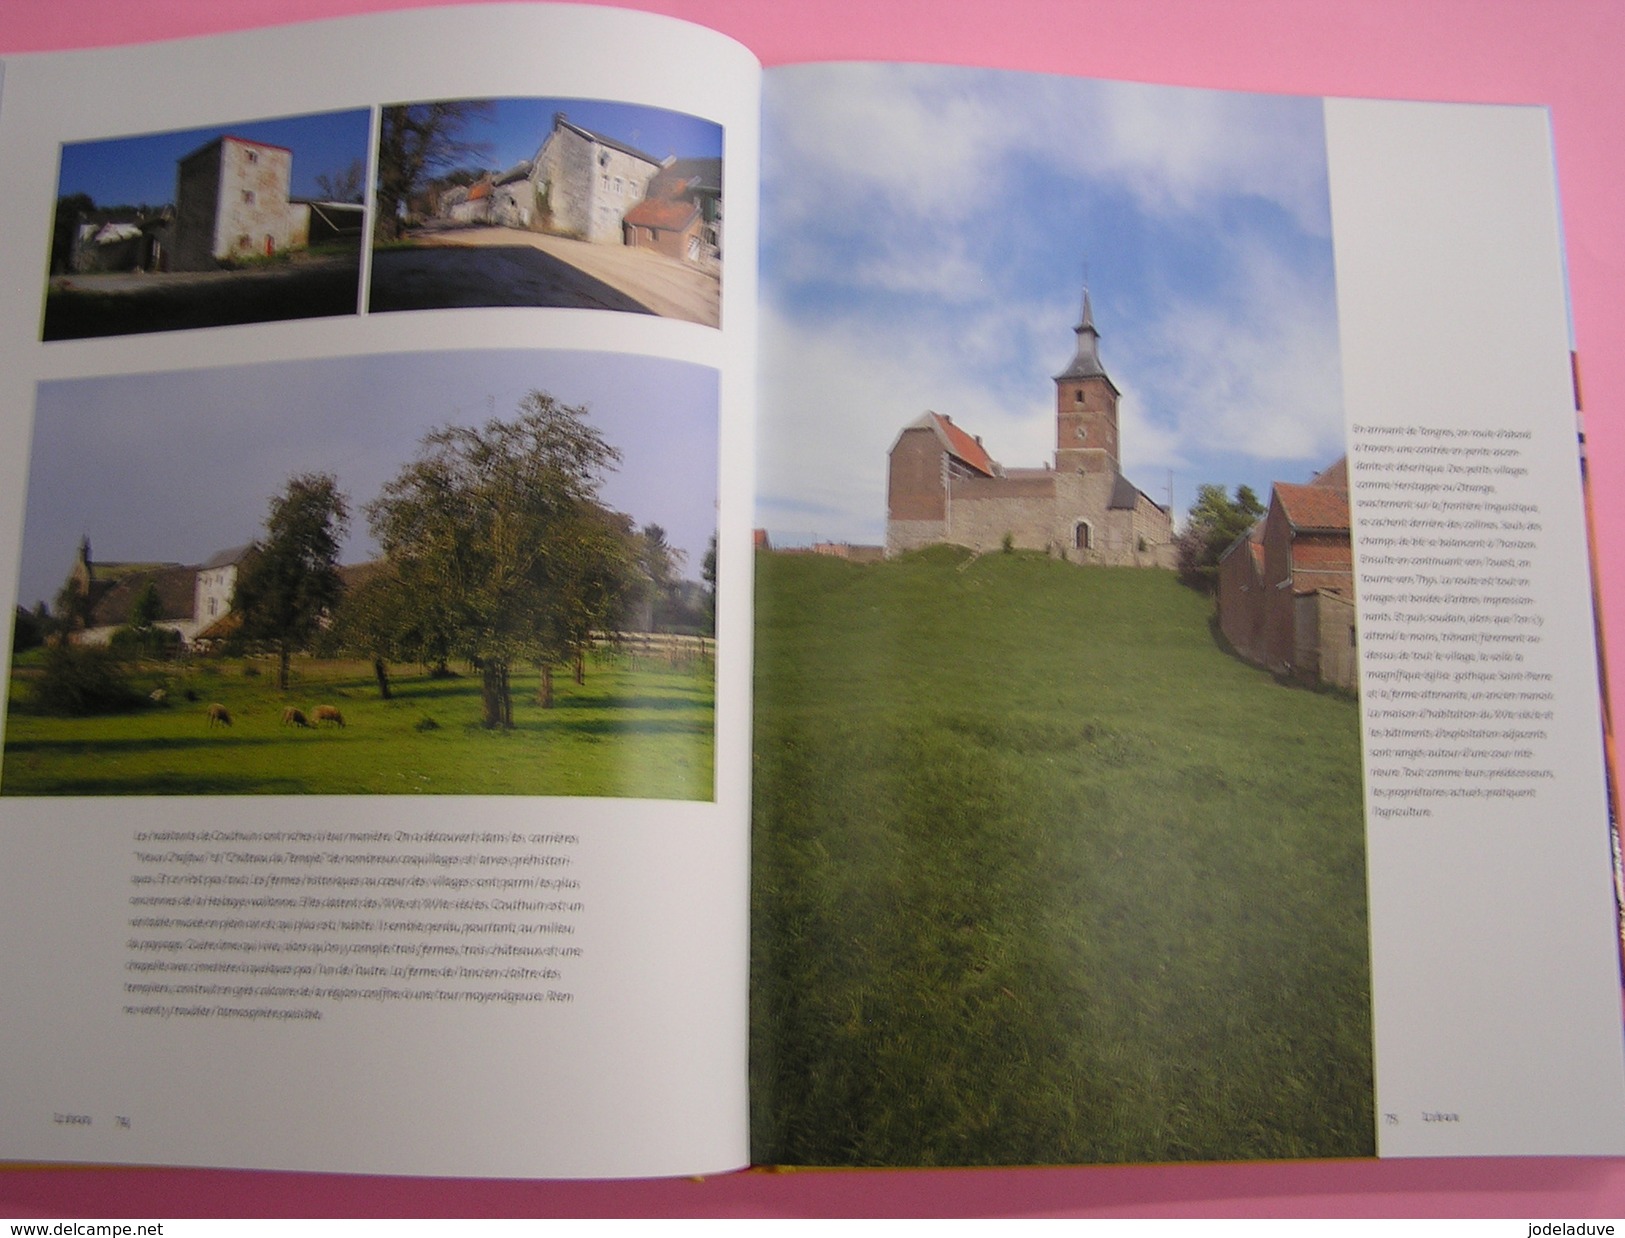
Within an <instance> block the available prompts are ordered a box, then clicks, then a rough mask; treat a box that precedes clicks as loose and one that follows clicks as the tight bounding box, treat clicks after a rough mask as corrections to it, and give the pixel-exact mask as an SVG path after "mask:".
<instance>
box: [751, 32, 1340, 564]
mask: <svg viewBox="0 0 1625 1238" xmlns="http://www.w3.org/2000/svg"><path fill="white" fill-rule="evenodd" d="M766 93H767V102H766V107H765V113H764V132H763V172H764V183H763V193H762V198H763V228H762V234H763V237H764V245H763V255H762V278H763V307H764V319H763V322H764V331H763V337H762V356H763V382H762V393H763V394H762V403H763V409H762V426H761V444H760V449H759V453H758V468H759V473H758V512H757V522H758V523H759V524H763V525H765V526H766V527H767V528H768V529H769V530H770V531H773V532H777V533H779V534H780V535H781V536H790V537H797V536H802V537H804V536H809V535H813V534H816V535H818V536H820V537H823V538H829V539H840V540H853V541H861V542H879V541H882V540H883V539H884V528H885V504H886V482H885V469H886V452H887V451H888V449H889V448H890V447H891V444H892V442H893V441H894V440H895V438H896V436H897V433H898V431H900V430H901V429H902V428H903V426H905V425H906V424H908V422H910V421H912V420H913V419H915V418H916V417H918V416H919V415H920V413H921V412H923V411H924V410H926V409H932V410H934V411H936V412H939V413H945V414H948V415H949V416H951V417H953V419H954V421H955V422H956V423H958V424H959V425H961V426H963V427H964V428H965V429H967V430H969V431H971V432H972V433H976V434H980V435H981V436H982V437H983V439H984V442H985V445H986V446H987V448H988V450H989V451H990V452H991V454H992V455H993V456H994V457H995V458H996V459H998V460H999V461H1000V462H1001V463H1003V464H1006V465H1013V466H1028V467H1031V466H1037V465H1040V464H1043V463H1046V462H1049V461H1051V460H1052V459H1053V454H1054V449H1055V441H1054V400H1055V395H1054V391H1055V388H1054V384H1053V382H1052V381H1051V379H1052V376H1053V375H1055V374H1057V373H1059V372H1060V371H1061V370H1062V369H1064V368H1065V366H1066V365H1067V363H1068V362H1069V361H1070V360H1071V357H1072V354H1073V351H1074V348H1075V344H1076V337H1075V335H1074V334H1073V327H1074V326H1075V325H1076V324H1077V322H1078V316H1079V311H1080V307H1081V300H1082V288H1083V281H1084V277H1085V269H1086V268H1087V278H1088V283H1089V287H1090V293H1091V299H1092V301H1093V305H1094V316H1095V325H1096V327H1097V328H1098V329H1099V331H1100V336H1101V344H1100V355H1101V359H1102V361H1103V362H1104V364H1105V366H1106V370H1107V372H1108V373H1109V374H1110V375H1111V377H1112V379H1113V381H1114V382H1115V383H1116V384H1117V386H1118V387H1119V389H1121V390H1122V392H1123V401H1122V405H1121V421H1122V436H1121V438H1122V464H1123V471H1124V473H1125V474H1126V475H1127V476H1128V477H1129V478H1130V479H1131V480H1132V481H1134V482H1135V483H1136V484H1138V485H1139V486H1140V488H1141V489H1142V490H1144V491H1145V492H1146V493H1147V494H1149V495H1151V497H1152V498H1154V499H1156V500H1157V501H1158V502H1163V503H1166V502H1167V501H1168V497H1169V481H1170V476H1171V478H1172V484H1173V502H1174V508H1175V512H1176V515H1178V516H1182V515H1183V514H1184V512H1185V511H1186V510H1187V509H1188V508H1189V506H1190V504H1191V502H1192V500H1193V499H1194V497H1195V491H1196V487H1197V485H1198V484H1201V483H1204V482H1213V483H1218V484H1222V485H1224V486H1225V487H1226V488H1227V489H1233V488H1234V487H1235V486H1236V485H1238V484H1240V483H1247V484H1249V485H1251V486H1252V487H1253V488H1254V489H1255V490H1256V491H1257V492H1258V493H1259V495H1260V496H1261V497H1266V498H1267V496H1268V488H1269V484H1270V482H1271V481H1274V480H1282V481H1303V480H1306V479H1307V478H1308V477H1309V476H1310V475H1311V474H1312V473H1314V472H1315V471H1316V470H1317V469H1319V468H1321V467H1323V466H1324V465H1326V464H1327V463H1330V462H1331V461H1332V460H1333V459H1335V458H1336V457H1337V456H1338V455H1340V454H1342V451H1343V420H1342V399H1341V378H1340V371H1339V364H1338V349H1337V316H1336V305H1335V285H1334V280H1333V270H1332V252H1331V227H1330V217H1329V205H1328V197H1327V194H1328V191H1327V184H1326V159H1325V139H1324V131H1323V123H1322V117H1321V107H1320V101H1319V100H1318V99H1300V98H1291V97H1285V96H1262V95H1239V94H1227V93H1219V92H1212V91H1199V90H1186V89H1179V88H1171V87H1159V86H1143V85H1134V84H1122V83H1102V82H1093V81H1087V80H1082V79H1071V78H1062V77H1053V76H1045V75H1038V74H1018V73H1003V72H996V71H989V70H974V69H961V68H943V67H932V66H908V65H879V64H875V65H868V64H840V65H810V66H797V67H792V68H784V69H775V70H773V71H772V72H770V73H768V74H767V82H766Z"/></svg>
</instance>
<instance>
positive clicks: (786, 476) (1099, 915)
mask: <svg viewBox="0 0 1625 1238" xmlns="http://www.w3.org/2000/svg"><path fill="white" fill-rule="evenodd" d="M763 150H764V169H763V170H764V186H763V229H762V235H763V236H764V238H767V242H766V244H765V245H764V251H763V259H762V276H763V297H762V304H763V337H762V340H763V343H762V364H763V381H762V392H763V398H762V411H761V419H760V427H759V450H758V479H757V487H758V502H757V517H756V524H757V526H758V528H757V533H756V543H757V555H756V646H755V658H756V665H755V711H756V713H755V751H754V761H755V766H754V771H755V775H754V776H755V783H754V793H753V812H754V823H753V847H752V864H753V907H752V1014H751V1021H752V1026H751V1059H752V1060H751V1075H752V1079H751V1098H752V1158H753V1160H755V1161H756V1162H758V1163H763V1164H799V1165H872V1166H924V1165H938V1166H941V1165H988V1164H1028V1165H1032V1164H1064V1163H1129V1162H1167V1161H1210V1160H1243V1159H1256V1158H1311V1157H1358V1156H1370V1155H1374V1152H1375V1115H1374V1112H1373V1096H1372V1080H1373V1069H1372V1044H1371V1018H1370V973H1369V959H1368V942H1367V909H1366V883H1365V853H1364V821H1363V816H1362V783H1361V763H1360V762H1361V756H1360V714H1359V705H1358V700H1357V698H1356V692H1357V690H1358V682H1357V675H1356V671H1355V665H1356V662H1355V650H1356V645H1355V630H1354V618H1353V604H1354V588H1353V572H1352V557H1351V547H1350V531H1349V518H1348V489H1347V473H1346V467H1345V465H1344V462H1343V453H1344V445H1343V443H1344V429H1343V413H1342V397H1341V375H1340V363H1339V354H1338V343H1337V315H1336V301H1335V286H1334V276H1333V261H1332V250H1331V239H1330V238H1331V232H1330V218H1329V214H1330V210H1329V204H1328V196H1329V195H1328V188H1327V172H1326V156H1325V147H1324V137H1323V126H1322V118H1321V110H1320V104H1319V101H1318V100H1307V99H1294V98H1287V97H1262V96H1241V95H1227V96H1222V97H1221V96H1218V95H1214V94H1210V93H1206V92H1201V91H1194V90H1176V89H1168V88H1159V87H1149V86H1136V85H1119V84H1103V83H1091V82H1084V81H1076V80H1066V79H1059V78H1043V77H1035V76H1031V75H1010V74H1001V73H998V72H992V71H977V70H965V69H951V68H935V67H923V66H913V67H911V66H887V65H839V66H828V65H825V66H810V67H807V68H804V69H801V68H797V69H784V70H779V71H777V72H776V73H775V74H774V75H772V76H771V78H770V81H769V84H768V89H767V100H766V105H765V113H764V140H763ZM809 186H817V187H818V192H816V193H813V192H808V187H809ZM836 255H838V256H839V261H836V260H834V256H836Z"/></svg>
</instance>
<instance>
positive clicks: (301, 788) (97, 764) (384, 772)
mask: <svg viewBox="0 0 1625 1238" xmlns="http://www.w3.org/2000/svg"><path fill="white" fill-rule="evenodd" d="M18 661H19V665H18V666H17V667H15V668H14V669H13V672H12V690H11V695H10V700H11V702H12V703H11V706H10V710H9V713H8V716H7V720H6V743H5V760H4V764H3V766H0V794H5V795H251V794H277V795H290V794H303V793H309V794H327V795H334V794H350V793H356V794H373V795H388V794H447V795H450V794H457V795H588V796H618V797H624V796H631V797H639V798H649V799H698V800H709V799H711V798H712V797H713V794H714V791H713V769H714V752H715V726H714V718H715V699H714V698H715V691H714V684H713V679H712V675H711V673H710V670H709V668H708V667H707V668H704V669H701V668H698V667H696V668H694V669H688V670H681V669H676V670H674V669H670V668H667V667H665V666H659V665H656V664H654V663H652V662H641V663H637V664H634V663H633V662H632V660H630V659H628V658H624V657H614V656H611V655H608V654H606V655H604V656H603V657H601V658H597V659H594V660H591V661H589V663H588V668H587V675H586V682H585V683H584V684H582V685H579V686H578V685H577V684H575V683H574V682H573V680H572V679H571V677H570V675H569V674H568V673H562V674H561V673H555V675H554V691H555V694H556V701H555V705H554V707H553V708H552V709H543V708H542V707H541V706H540V705H538V704H536V703H535V691H536V676H535V674H534V673H531V674H528V675H516V676H515V677H514V681H513V696H514V727H513V729H512V730H511V731H487V730H484V729H483V728H482V727H481V726H480V725H479V720H480V694H479V677H478V676H477V675H471V676H462V677H459V678H454V679H435V678H431V677H429V676H427V675H424V674H413V675H397V676H395V677H394V678H393V680H392V685H393V687H394V690H395V697H394V699H393V700H390V701H384V700H381V699H380V698H379V695H378V690H377V688H376V686H375V685H374V683H373V679H372V674H371V669H370V666H369V665H366V664H362V663H355V662H329V661H317V660H313V659H299V660H296V662H295V664H294V665H295V670H296V675H297V678H296V680H295V682H294V683H293V684H292V685H291V686H290V688H289V690H288V692H287V693H286V694H283V693H281V692H278V691H277V689H276V684H275V663H274V662H264V663H260V664H256V665H257V669H262V670H263V673H262V674H258V675H254V676H245V675H244V674H243V671H242V668H243V666H244V665H245V664H244V663H243V662H242V661H241V660H235V661H227V662H221V663H214V662H207V661H203V662H197V663H193V664H192V665H191V666H190V667H189V668H188V669H186V670H181V671H177V670H174V669H172V668H163V667H158V666H145V667H142V668H140V669H139V670H138V671H137V672H136V674H135V675H134V676H133V680H134V682H135V683H136V684H137V686H139V687H140V688H141V690H142V691H143V692H146V691H148V690H150V688H151V687H153V686H155V685H158V684H160V683H163V684H165V685H166V686H167V688H168V692H169V696H168V701H167V703H166V705H165V706H163V707H154V708H150V709H145V710H142V711H139V712H137V713H130V714H115V715H107V716H102V717H92V718H57V717H44V716H40V715H37V714H34V713H31V712H29V710H28V708H27V704H26V702H27V699H28V691H27V686H26V681H27V680H28V678H29V677H30V676H31V675H32V674H34V673H36V672H35V670H34V668H33V666H32V664H31V660H30V658H29V657H28V656H26V655H25V656H24V657H23V658H20V659H19V660H18ZM187 688H190V689H191V690H192V691H193V692H194V693H195V694H197V696H198V700H197V701H195V702H188V701H186V700H185V699H184V695H183V694H184V691H185V690H186V689H187ZM212 702H218V703H220V704H222V705H224V706H225V707H226V708H227V709H228V710H229V711H230V712H231V715H232V719H233V725H232V726H231V727H230V728H225V727H218V726H215V727H211V726H209V725H208V720H207V717H206V713H205V711H206V709H207V707H208V705H209V704H210V703H212ZM320 704H330V705H336V706H338V707H339V709H340V710H341V711H342V712H343V715H344V720H345V723H346V725H345V726H344V728H343V729H339V728H336V727H331V726H323V727H320V728H317V729H313V730H302V729H296V728H294V727H288V726H284V725H282V711H283V709H284V708H285V707H286V706H288V705H294V706H297V707H298V708H300V709H302V710H304V711H305V713H306V714H307V715H310V714H311V713H312V711H313V710H314V708H315V707H316V706H317V705H320ZM426 719H428V720H432V723H433V725H432V726H431V725H430V724H429V723H428V722H426V721H425V720H426Z"/></svg>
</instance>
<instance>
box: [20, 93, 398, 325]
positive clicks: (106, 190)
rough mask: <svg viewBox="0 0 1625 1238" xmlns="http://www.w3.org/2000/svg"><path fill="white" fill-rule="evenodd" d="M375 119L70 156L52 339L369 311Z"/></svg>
mask: <svg viewBox="0 0 1625 1238" xmlns="http://www.w3.org/2000/svg"><path fill="white" fill-rule="evenodd" d="M370 128H371V116H370V114H369V112H368V111H367V110H365V109H363V110H359V111H348V112H332V113H325V114H322V115H313V116H291V117H283V118H280V119H267V120H254V121H245V122H240V123H234V124H229V125H222V126H216V127H213V128H205V129H187V130H180V131H174V132H168V133H153V134H144V135H141V136H135V137H116V138H109V139H107V140H105V141H96V142H73V143H69V144H67V145H64V146H63V148H62V156H61V166H60V173H59V176H58V181H57V197H56V212H55V217H54V220H53V223H52V231H51V268H50V277H49V283H48V285H47V288H46V296H45V317H44V325H43V327H42V330H41V337H42V338H43V339H46V340H63V339H82V338H86V337H91V336H107V335H128V334H134V333H138V332H149V331H176V330H181V329H183V328H189V327H214V326H225V325H228V324H233V323H245V322H273V321H278V320H281V319H287V318H327V317H333V316H336V315H342V314H355V313H357V312H358V310H359V305H358V302H359V299H360V276H361V240H362V234H363V232H364V231H365V229H364V226H363V221H364V217H365V214H366V208H365V207H364V205H363V189H364V182H365V178H366V167H367V146H368V142H369V136H368V135H369V131H370Z"/></svg>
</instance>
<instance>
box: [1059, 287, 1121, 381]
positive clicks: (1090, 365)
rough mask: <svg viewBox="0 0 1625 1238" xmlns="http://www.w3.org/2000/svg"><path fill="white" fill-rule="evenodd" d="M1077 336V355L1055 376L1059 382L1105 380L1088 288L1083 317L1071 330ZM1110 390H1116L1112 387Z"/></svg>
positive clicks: (1086, 289) (1084, 299) (1084, 300)
mask: <svg viewBox="0 0 1625 1238" xmlns="http://www.w3.org/2000/svg"><path fill="white" fill-rule="evenodd" d="M1073 330H1074V331H1076V332H1077V335H1078V351H1077V355H1076V356H1074V357H1073V358H1072V364H1071V365H1069V366H1067V367H1066V369H1064V370H1062V371H1061V372H1060V373H1059V374H1057V375H1056V376H1055V381H1056V382H1060V381H1061V380H1062V379H1067V378H1105V379H1106V381H1107V382H1108V383H1109V382H1111V379H1110V378H1106V367H1105V366H1103V365H1101V364H1100V332H1099V331H1096V330H1095V311H1094V307H1093V306H1092V305H1090V304H1089V287H1088V285H1087V284H1085V285H1084V289H1083V316H1082V317H1081V318H1079V319H1078V325H1077V326H1076V327H1074V328H1073ZM1112 390H1114V391H1115V390H1116V387H1115V386H1114V387H1113V388H1112Z"/></svg>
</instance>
